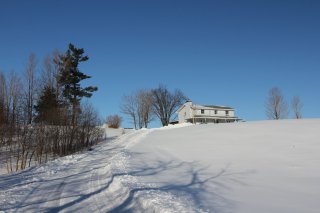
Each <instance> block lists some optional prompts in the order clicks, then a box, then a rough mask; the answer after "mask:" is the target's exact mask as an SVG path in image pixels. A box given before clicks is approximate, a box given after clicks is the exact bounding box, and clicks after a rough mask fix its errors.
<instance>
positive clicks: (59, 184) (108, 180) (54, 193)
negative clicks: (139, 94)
mask: <svg viewBox="0 0 320 213" xmlns="http://www.w3.org/2000/svg"><path fill="white" fill-rule="evenodd" d="M151 131H152V130H140V131H134V132H131V133H127V134H125V135H122V136H119V137H118V138H117V139H114V140H112V141H107V142H104V143H102V144H100V145H98V146H96V147H95V148H94V150H93V151H91V152H87V153H84V154H78V155H74V156H67V157H64V158H60V159H57V160H55V161H52V162H49V163H47V164H46V165H44V166H41V167H38V168H33V169H30V170H29V171H26V172H21V173H20V176H21V177H20V176H19V173H17V174H14V175H12V177H14V176H18V177H19V178H17V180H16V181H14V180H13V179H12V178H10V175H4V176H3V179H2V181H1V183H0V184H1V185H0V186H1V187H2V186H6V184H10V185H11V187H9V186H8V187H2V189H1V194H0V199H1V200H0V210H3V211H5V212H7V211H8V212H11V211H15V212H58V211H59V212H70V211H79V210H81V211H82V212H106V211H112V209H115V208H116V207H117V206H119V205H121V204H122V203H123V202H124V201H125V200H126V199H127V197H128V196H129V194H130V189H129V187H128V186H125V185H124V184H123V183H124V182H123V179H126V181H127V182H126V184H128V175H127V174H126V168H125V167H126V163H127V162H126V160H127V157H126V154H125V148H126V147H129V146H131V145H132V144H134V143H137V142H138V141H139V140H140V139H141V138H143V137H145V136H146V135H147V134H148V133H149V132H151ZM131 143H132V144H131ZM129 179H130V178H129ZM130 180H131V181H132V182H135V180H134V178H133V177H131V179H130Z"/></svg>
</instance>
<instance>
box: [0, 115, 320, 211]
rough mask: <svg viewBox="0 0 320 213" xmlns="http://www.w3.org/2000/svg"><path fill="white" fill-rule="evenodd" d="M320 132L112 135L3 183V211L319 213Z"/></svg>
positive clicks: (278, 127) (269, 127)
mask: <svg viewBox="0 0 320 213" xmlns="http://www.w3.org/2000/svg"><path fill="white" fill-rule="evenodd" d="M319 130H320V120H318V119H314V120H282V121H261V122H247V123H233V124H218V125H215V124H207V125H191V126H190V125H189V126H188V125H182V126H174V128H173V127H167V128H159V129H143V130H139V131H130V132H127V133H125V134H123V132H122V131H121V132H118V133H115V132H113V133H112V134H110V139H109V140H107V141H106V142H103V143H101V144H99V145H98V146H96V147H95V148H94V149H93V151H88V152H85V153H82V154H77V155H73V156H67V157H64V158H60V159H57V160H55V161H52V162H49V163H47V164H46V165H43V166H41V167H33V168H30V169H28V170H25V171H22V172H20V173H15V174H11V175H2V176H0V211H1V210H2V211H4V212H58V211H61V212H127V211H134V212H246V213H247V212H259V213H261V212H266V213H267V212H268V213H269V212H281V213H282V212H288V213H294V212H319V209H320V202H319V200H320V166H319V165H320V131H319ZM107 135H108V133H107ZM117 135H119V137H116V136H117Z"/></svg>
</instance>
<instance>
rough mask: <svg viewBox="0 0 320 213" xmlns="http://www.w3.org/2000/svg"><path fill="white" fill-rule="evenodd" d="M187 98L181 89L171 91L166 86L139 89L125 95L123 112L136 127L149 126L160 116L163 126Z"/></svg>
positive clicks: (172, 117) (170, 119)
mask: <svg viewBox="0 0 320 213" xmlns="http://www.w3.org/2000/svg"><path fill="white" fill-rule="evenodd" d="M186 100H187V98H186V96H185V95H184V94H183V93H182V91H181V90H178V89H176V90H175V91H173V92H171V91H169V90H168V89H167V88H166V87H165V86H163V85H160V86H159V87H158V88H155V89H151V90H147V89H143V90H139V91H137V92H134V93H132V94H130V95H126V96H124V97H123V100H122V104H121V112H122V113H123V114H125V115H127V116H128V117H129V118H131V120H132V122H133V124H134V128H135V129H137V128H140V129H141V128H143V127H145V128H147V127H148V124H149V123H150V122H151V121H152V120H153V119H154V118H158V119H159V120H160V122H161V124H162V125H163V126H167V125H169V123H170V122H171V121H172V120H173V119H174V118H175V116H174V115H175V112H176V111H177V110H178V109H179V107H180V106H181V105H182V104H183V103H184V102H185V101H186Z"/></svg>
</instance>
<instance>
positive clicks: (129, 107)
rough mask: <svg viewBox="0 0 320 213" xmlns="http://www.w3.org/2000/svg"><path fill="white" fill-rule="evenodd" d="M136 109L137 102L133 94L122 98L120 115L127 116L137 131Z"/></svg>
mask: <svg viewBox="0 0 320 213" xmlns="http://www.w3.org/2000/svg"><path fill="white" fill-rule="evenodd" d="M137 107H138V106H137V100H136V96H135V94H134V93H132V94H131V95H125V96H123V98H122V104H121V106H120V110H121V113H123V114H125V115H127V116H129V117H130V118H131V119H132V122H133V125H134V128H135V129H137V114H136V112H137Z"/></svg>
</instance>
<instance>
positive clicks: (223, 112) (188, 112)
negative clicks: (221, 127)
mask: <svg viewBox="0 0 320 213" xmlns="http://www.w3.org/2000/svg"><path fill="white" fill-rule="evenodd" d="M177 113H178V117H179V123H186V122H189V123H230V122H235V121H239V120H240V119H239V118H238V117H236V116H235V110H234V109H233V108H231V107H226V106H213V105H197V104H193V103H192V101H187V102H186V103H185V104H183V105H182V106H181V107H180V108H179V109H178V111H177Z"/></svg>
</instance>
